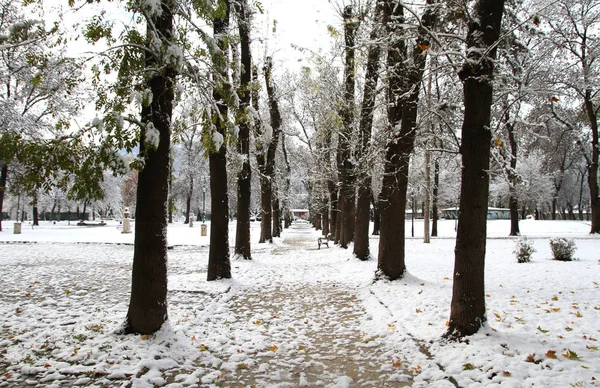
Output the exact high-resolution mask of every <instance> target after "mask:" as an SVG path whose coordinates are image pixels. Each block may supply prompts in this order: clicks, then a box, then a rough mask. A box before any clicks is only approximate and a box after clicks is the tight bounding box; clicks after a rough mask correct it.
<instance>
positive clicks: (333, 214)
mask: <svg viewBox="0 0 600 388" xmlns="http://www.w3.org/2000/svg"><path fill="white" fill-rule="evenodd" d="M327 190H329V198H331V206H330V213H329V233H331V237H332V238H333V239H334V240H335V238H336V237H335V234H336V232H337V231H336V227H337V217H338V195H337V189H336V186H335V183H334V182H333V180H332V179H330V180H328V181H327Z"/></svg>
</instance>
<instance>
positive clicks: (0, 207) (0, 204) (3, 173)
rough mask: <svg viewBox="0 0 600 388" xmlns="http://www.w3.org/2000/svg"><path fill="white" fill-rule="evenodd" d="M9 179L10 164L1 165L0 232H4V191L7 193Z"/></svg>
mask: <svg viewBox="0 0 600 388" xmlns="http://www.w3.org/2000/svg"><path fill="white" fill-rule="evenodd" d="M7 179H8V165H7V164H2V165H0V232H2V210H3V209H4V193H6V181H7Z"/></svg>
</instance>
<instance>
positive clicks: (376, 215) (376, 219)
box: [371, 189, 381, 236]
mask: <svg viewBox="0 0 600 388" xmlns="http://www.w3.org/2000/svg"><path fill="white" fill-rule="evenodd" d="M371 205H372V206H373V233H372V234H373V236H379V233H380V231H381V211H380V210H379V209H380V208H381V205H380V203H379V198H378V199H375V198H374V197H373V190H372V189H371Z"/></svg>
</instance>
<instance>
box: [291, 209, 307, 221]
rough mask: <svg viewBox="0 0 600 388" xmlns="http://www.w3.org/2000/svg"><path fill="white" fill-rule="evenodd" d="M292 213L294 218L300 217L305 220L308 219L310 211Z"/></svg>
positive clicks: (292, 211)
mask: <svg viewBox="0 0 600 388" xmlns="http://www.w3.org/2000/svg"><path fill="white" fill-rule="evenodd" d="M290 212H291V213H292V216H293V217H294V218H296V217H298V218H301V219H303V220H305V219H307V218H308V209H291V210H290Z"/></svg>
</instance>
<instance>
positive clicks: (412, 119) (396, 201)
mask: <svg viewBox="0 0 600 388" xmlns="http://www.w3.org/2000/svg"><path fill="white" fill-rule="evenodd" d="M432 1H433V0H428V1H427V4H428V5H431V3H432ZM385 14H386V15H388V17H389V20H391V21H393V22H390V23H388V26H390V27H391V28H388V30H389V33H390V34H391V35H392V36H395V37H396V38H395V39H394V41H392V42H391V44H390V48H389V49H388V63H387V66H388V73H389V74H388V78H389V81H388V82H389V88H388V100H389V102H388V112H387V113H388V122H389V124H388V125H389V127H388V133H389V134H388V136H389V138H388V142H387V151H386V156H385V167H384V171H385V172H384V178H383V187H382V190H381V194H380V195H379V198H380V204H381V209H380V211H381V237H380V239H379V256H378V262H377V277H384V278H388V279H390V280H396V279H400V278H402V277H403V275H404V272H405V270H406V265H405V252H404V247H405V241H404V237H405V219H406V192H407V188H408V167H409V164H410V154H411V153H412V151H413V146H414V139H415V134H416V120H417V104H418V101H419V90H420V84H421V82H422V79H423V72H424V69H425V59H426V57H425V54H424V51H425V50H427V49H428V48H429V47H430V44H429V41H428V40H427V39H426V36H427V33H428V32H427V29H428V28H429V27H431V26H433V25H434V24H435V21H436V14H435V10H434V8H433V7H428V8H427V9H426V11H425V13H424V14H423V17H422V27H421V28H420V29H419V36H418V38H417V42H415V43H416V44H415V45H414V47H413V49H412V56H411V59H412V63H411V64H410V65H409V64H408V63H407V62H408V59H409V58H408V52H407V47H406V42H405V41H404V40H403V39H401V38H398V37H400V36H402V34H403V28H404V27H403V26H402V23H403V21H404V9H403V5H402V4H401V2H400V1H397V0H394V1H391V2H387V4H386V6H385Z"/></svg>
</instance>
